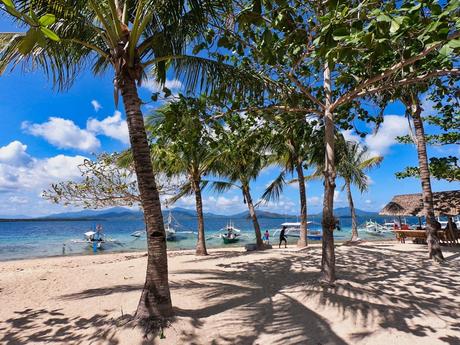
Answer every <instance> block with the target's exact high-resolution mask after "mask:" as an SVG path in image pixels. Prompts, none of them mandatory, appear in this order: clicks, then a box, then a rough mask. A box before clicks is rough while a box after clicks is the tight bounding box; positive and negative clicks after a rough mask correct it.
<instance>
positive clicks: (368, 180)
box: [366, 175, 375, 186]
mask: <svg viewBox="0 0 460 345" xmlns="http://www.w3.org/2000/svg"><path fill="white" fill-rule="evenodd" d="M366 180H367V185H368V186H372V185H373V184H375V181H374V180H373V179H372V178H371V177H370V176H369V175H366Z"/></svg>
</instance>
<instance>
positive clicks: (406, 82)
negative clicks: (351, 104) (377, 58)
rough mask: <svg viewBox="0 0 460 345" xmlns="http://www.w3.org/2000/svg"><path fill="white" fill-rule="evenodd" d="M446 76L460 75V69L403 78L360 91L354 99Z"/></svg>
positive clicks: (442, 70)
mask: <svg viewBox="0 0 460 345" xmlns="http://www.w3.org/2000/svg"><path fill="white" fill-rule="evenodd" d="M447 75H460V68H452V69H448V70H445V69H441V70H436V71H432V72H429V73H425V74H422V75H419V76H415V77H411V78H404V79H401V80H398V81H396V82H393V83H391V84H389V85H384V86H379V87H377V86H375V87H373V88H370V89H366V90H362V91H361V92H360V93H359V94H357V95H356V97H354V98H357V97H362V96H365V95H369V94H372V93H378V92H381V91H386V90H390V89H395V88H397V87H400V86H404V85H410V84H417V83H421V82H423V81H425V80H429V79H431V78H436V77H443V76H447Z"/></svg>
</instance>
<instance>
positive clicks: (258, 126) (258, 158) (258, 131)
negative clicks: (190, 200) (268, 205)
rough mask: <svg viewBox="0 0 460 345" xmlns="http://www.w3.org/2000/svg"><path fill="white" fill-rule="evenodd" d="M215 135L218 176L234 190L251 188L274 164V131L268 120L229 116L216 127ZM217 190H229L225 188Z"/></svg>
mask: <svg viewBox="0 0 460 345" xmlns="http://www.w3.org/2000/svg"><path fill="white" fill-rule="evenodd" d="M213 131H214V136H215V138H216V141H215V144H214V145H215V150H216V157H217V159H216V160H215V170H214V173H215V175H216V176H218V177H220V178H223V179H225V180H226V182H228V184H231V185H233V186H238V187H239V188H242V189H243V188H249V185H250V182H251V181H253V180H255V179H256V178H257V176H258V175H259V174H260V172H261V170H262V169H263V168H265V167H266V166H268V165H269V164H270V162H271V153H270V151H269V147H270V142H269V140H270V139H269V138H270V130H269V129H268V127H267V126H265V122H264V120H263V119H261V118H259V117H258V116H256V115H255V114H253V113H250V112H248V113H245V114H244V115H243V114H238V113H229V114H227V116H226V117H225V118H224V119H222V120H221V121H219V122H217V121H216V122H214V123H213ZM228 184H227V186H228ZM237 184H239V185H237ZM214 186H215V187H217V188H218V189H222V188H223V189H225V188H227V187H225V185H224V184H222V185H219V184H214Z"/></svg>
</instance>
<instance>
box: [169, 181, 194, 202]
mask: <svg viewBox="0 0 460 345" xmlns="http://www.w3.org/2000/svg"><path fill="white" fill-rule="evenodd" d="M192 194H193V188H192V184H191V183H190V181H187V182H185V183H184V184H183V185H182V186H180V187H179V192H178V193H177V194H176V195H174V196H173V197H171V198H169V199H168V200H167V202H166V203H167V204H168V205H172V204H175V203H176V202H177V200H179V199H180V198H182V197H184V196H186V195H192Z"/></svg>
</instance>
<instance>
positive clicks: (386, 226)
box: [361, 219, 410, 236]
mask: <svg viewBox="0 0 460 345" xmlns="http://www.w3.org/2000/svg"><path fill="white" fill-rule="evenodd" d="M361 228H363V227H361ZM396 228H399V226H398V223H397V222H396V221H394V222H387V221H385V223H383V224H379V223H377V222H376V221H375V220H372V219H371V220H368V221H367V222H366V223H365V224H364V230H365V231H366V232H367V233H368V234H370V235H374V236H383V235H385V234H389V233H392V231H393V230H394V229H396ZM401 228H403V229H407V230H408V229H409V228H410V226H409V225H408V224H407V223H406V221H405V220H404V223H402V224H401Z"/></svg>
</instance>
